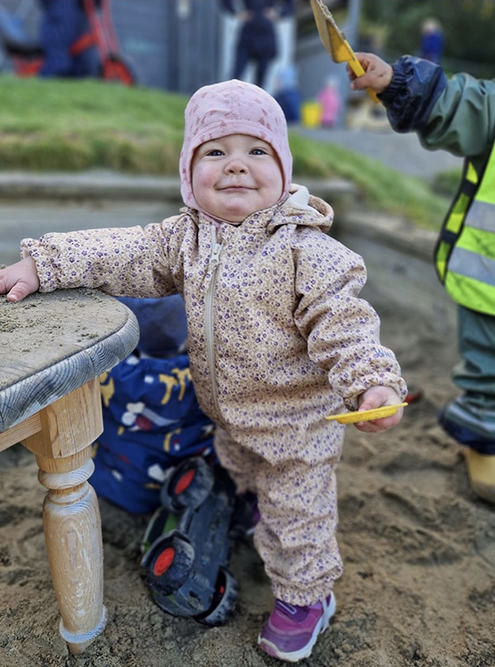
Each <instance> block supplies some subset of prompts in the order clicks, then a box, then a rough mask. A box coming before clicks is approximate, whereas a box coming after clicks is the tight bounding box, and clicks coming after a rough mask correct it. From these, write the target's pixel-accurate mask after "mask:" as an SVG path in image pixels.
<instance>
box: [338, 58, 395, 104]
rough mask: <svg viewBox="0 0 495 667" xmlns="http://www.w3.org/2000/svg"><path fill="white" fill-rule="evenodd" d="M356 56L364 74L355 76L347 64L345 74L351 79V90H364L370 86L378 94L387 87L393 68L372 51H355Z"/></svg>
mask: <svg viewBox="0 0 495 667" xmlns="http://www.w3.org/2000/svg"><path fill="white" fill-rule="evenodd" d="M355 55H356V58H357V59H358V60H359V62H360V63H361V65H362V67H363V69H364V72H365V73H364V74H363V75H362V76H360V77H356V75H355V74H354V72H353V71H352V69H351V68H350V66H349V65H347V75H348V77H349V79H350V80H351V88H352V90H364V89H365V88H371V90H374V91H375V93H377V94H378V95H379V94H380V93H383V91H384V90H385V89H386V88H388V87H389V85H390V82H391V81H392V77H393V75H394V70H393V68H392V65H389V64H388V63H386V62H385V61H384V60H382V59H381V58H379V57H378V56H376V55H375V54H374V53H356V54H355Z"/></svg>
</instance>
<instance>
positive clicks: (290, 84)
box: [273, 66, 301, 125]
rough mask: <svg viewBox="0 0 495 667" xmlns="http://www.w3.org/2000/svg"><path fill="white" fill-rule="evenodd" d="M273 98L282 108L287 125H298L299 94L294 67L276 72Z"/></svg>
mask: <svg viewBox="0 0 495 667" xmlns="http://www.w3.org/2000/svg"><path fill="white" fill-rule="evenodd" d="M273 96H274V97H275V99H276V100H277V102H278V103H279V104H280V106H281V107H282V111H283V112H284V116H285V120H286V121H287V124H289V125H290V124H291V123H299V120H300V118H301V92H300V90H299V85H298V81H297V72H296V68H295V67H294V66H287V67H281V68H280V69H279V70H278V71H277V74H276V77H275V89H274V95H273Z"/></svg>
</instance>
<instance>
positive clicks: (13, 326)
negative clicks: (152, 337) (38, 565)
mask: <svg viewBox="0 0 495 667" xmlns="http://www.w3.org/2000/svg"><path fill="white" fill-rule="evenodd" d="M138 338H139V329H138V325H137V321H136V318H135V317H134V315H133V313H132V312H131V311H130V310H129V309H128V308H126V307H125V306H124V305H123V304H121V303H120V302H119V301H117V300H115V299H113V298H112V297H109V296H107V295H105V294H102V293H100V292H95V291H92V290H85V289H83V290H63V291H62V290H61V291H58V292H53V293H51V294H45V295H41V294H32V295H31V296H29V297H27V298H26V299H25V300H23V301H21V302H20V303H9V302H8V301H7V299H6V298H5V297H4V296H0V451H3V450H4V449H7V448H8V447H11V446H12V445H14V444H16V443H18V442H21V443H22V444H23V445H24V446H25V447H27V449H29V450H30V451H31V452H33V453H34V454H35V456H36V461H37V464H38V468H39V473H38V479H39V481H40V483H41V484H42V485H43V486H44V487H46V488H47V489H48V492H47V494H46V497H45V501H44V504H43V525H44V532H45V541H46V548H47V553H48V560H49V564H50V571H51V575H52V581H53V585H54V588H55V593H56V596H57V600H58V604H59V607H60V614H61V620H60V634H61V635H62V637H63V638H64V639H65V641H66V642H67V645H68V647H69V650H70V651H71V652H72V653H73V654H79V653H82V652H83V651H84V649H85V648H86V647H87V646H88V645H89V644H90V643H91V642H92V641H93V640H94V638H95V637H96V636H97V635H98V634H99V633H100V632H101V631H102V630H103V628H104V627H105V621H106V611H105V607H104V605H103V546H102V537H101V522H100V513H99V508H98V501H97V498H96V494H95V492H94V490H93V488H92V487H91V485H90V484H89V483H88V481H87V480H88V478H89V477H90V476H91V474H92V472H93V470H94V463H93V461H92V459H91V444H92V443H93V442H94V441H95V440H96V438H97V437H98V436H99V435H100V434H101V432H102V430H103V422H102V414H101V397H100V391H99V383H98V376H99V375H100V374H102V373H104V372H105V371H107V370H109V369H110V368H112V367H113V366H115V365H116V364H117V363H118V362H119V361H121V360H122V359H124V358H125V357H126V356H127V355H128V354H130V353H131V352H132V350H133V349H134V348H135V346H136V344H137V341H138Z"/></svg>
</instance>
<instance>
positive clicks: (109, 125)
mask: <svg viewBox="0 0 495 667" xmlns="http://www.w3.org/2000/svg"><path fill="white" fill-rule="evenodd" d="M0 90H1V94H2V107H1V110H0V169H3V170H6V169H10V170H31V171H74V170H82V169H90V168H96V167H100V168H108V169H115V170H118V171H125V172H129V173H136V174H162V175H177V174H178V161H179V154H180V148H181V145H182V136H183V128H184V121H183V113H184V108H185V105H186V102H187V98H186V97H184V96H182V95H176V94H172V93H165V92H162V91H158V90H152V89H145V88H126V87H123V86H120V85H112V84H108V83H105V82H101V81H91V80H84V81H74V80H67V81H65V80H49V81H48V80H41V79H16V78H14V77H10V76H5V75H4V76H0ZM290 143H291V149H292V152H293V156H294V174H295V179H294V180H296V181H297V176H301V175H303V176H307V177H312V178H328V179H329V178H345V179H348V180H351V181H353V182H354V183H356V185H357V186H358V187H359V190H360V192H361V193H362V199H363V202H364V203H365V204H368V205H370V206H372V207H373V208H375V209H379V210H383V211H384V212H387V213H392V214H400V215H401V216H403V217H405V218H407V219H409V220H411V221H413V222H415V223H416V224H418V225H421V226H425V227H438V226H439V224H440V222H441V220H442V218H443V216H444V214H445V212H446V210H447V206H448V201H447V200H446V199H445V198H443V197H440V196H438V195H437V194H435V193H434V192H433V191H432V190H431V189H430V186H429V184H428V183H427V182H426V181H424V180H422V179H419V178H411V177H406V176H403V175H402V174H398V173H397V172H395V171H393V170H391V169H389V168H387V167H385V166H383V165H382V164H381V163H379V162H377V161H375V160H372V159H371V158H366V157H364V156H362V155H360V154H359V153H357V152H354V151H350V150H347V149H345V148H343V147H341V146H338V145H336V144H322V143H319V142H316V141H312V140H310V139H306V138H304V137H301V136H298V135H296V134H291V136H290Z"/></svg>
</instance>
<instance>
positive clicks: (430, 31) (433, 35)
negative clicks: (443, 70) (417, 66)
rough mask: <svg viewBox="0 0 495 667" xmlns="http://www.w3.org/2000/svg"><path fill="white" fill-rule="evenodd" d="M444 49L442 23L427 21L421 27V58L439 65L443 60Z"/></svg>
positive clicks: (429, 19)
mask: <svg viewBox="0 0 495 667" xmlns="http://www.w3.org/2000/svg"><path fill="white" fill-rule="evenodd" d="M443 47H444V36H443V31H442V28H441V26H440V23H439V22H438V21H437V20H436V19H432V18H428V19H425V20H424V21H423V24H422V26H421V43H420V48H419V54H418V55H419V57H420V58H424V59H425V60H430V61H431V62H432V63H436V64H437V65H438V64H439V63H440V61H441V59H442V54H443Z"/></svg>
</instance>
